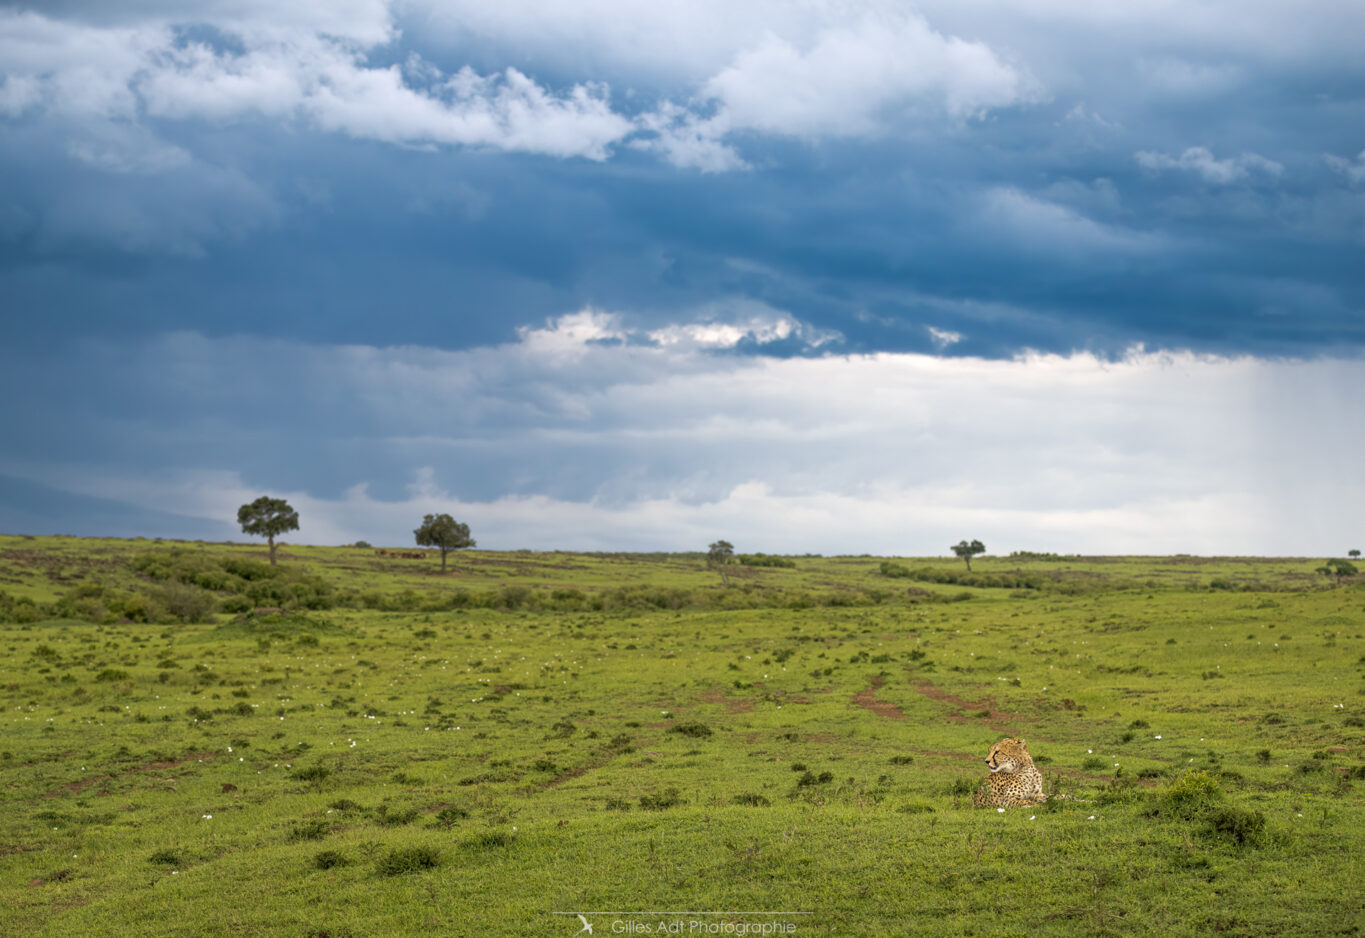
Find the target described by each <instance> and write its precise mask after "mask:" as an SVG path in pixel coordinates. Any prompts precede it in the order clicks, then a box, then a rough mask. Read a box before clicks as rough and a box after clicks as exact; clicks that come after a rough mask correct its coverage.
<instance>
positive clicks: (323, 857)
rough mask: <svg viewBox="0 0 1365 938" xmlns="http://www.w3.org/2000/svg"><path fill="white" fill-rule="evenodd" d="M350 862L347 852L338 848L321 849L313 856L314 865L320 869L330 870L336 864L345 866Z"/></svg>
mask: <svg viewBox="0 0 1365 938" xmlns="http://www.w3.org/2000/svg"><path fill="white" fill-rule="evenodd" d="M350 862H351V861H350V860H347V859H346V855H345V854H343V853H340V852H338V851H336V850H321V851H319V852H318V853H317V854H316V855H315V856H314V857H313V865H314V866H315V867H317V868H318V869H320V870H330V869H331V868H332V867H334V866H345V865H346V864H348V863H350Z"/></svg>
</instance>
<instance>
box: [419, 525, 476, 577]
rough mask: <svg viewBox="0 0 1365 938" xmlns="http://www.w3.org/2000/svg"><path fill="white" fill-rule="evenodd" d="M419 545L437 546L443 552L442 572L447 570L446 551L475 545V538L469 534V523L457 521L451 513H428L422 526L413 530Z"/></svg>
mask: <svg viewBox="0 0 1365 938" xmlns="http://www.w3.org/2000/svg"><path fill="white" fill-rule="evenodd" d="M412 533H413V536H414V537H416V538H417V546H418V547H435V548H436V549H437V550H439V551H440V552H441V572H442V573H445V572H446V553H447V552H449V551H452V550H462V549H463V548H466V547H473V546H475V545H474V538H472V537H470V536H469V525H467V524H464V523H463V522H460V521H456V520H455V519H454V518H452V517H450V515H445V514H441V515H427V516H426V517H425V518H423V519H422V526H421V527H420V528H418V529H417V530H415V531H413V532H412Z"/></svg>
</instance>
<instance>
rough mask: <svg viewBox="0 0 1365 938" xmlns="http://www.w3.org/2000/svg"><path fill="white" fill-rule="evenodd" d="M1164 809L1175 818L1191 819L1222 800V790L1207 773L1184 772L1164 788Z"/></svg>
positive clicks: (1198, 771)
mask: <svg viewBox="0 0 1365 938" xmlns="http://www.w3.org/2000/svg"><path fill="white" fill-rule="evenodd" d="M1162 800H1163V802H1164V803H1165V806H1166V809H1167V810H1168V811H1169V812H1170V813H1171V814H1173V815H1175V816H1176V817H1182V818H1186V819H1189V818H1193V817H1196V816H1198V815H1199V814H1200V813H1202V812H1203V811H1204V810H1205V809H1206V808H1208V807H1210V806H1212V805H1216V804H1218V803H1219V802H1221V801H1222V800H1223V789H1221V788H1219V787H1218V782H1217V781H1216V780H1215V779H1214V777H1213V776H1212V775H1210V774H1209V773H1208V772H1205V771H1202V770H1197V771H1193V772H1186V773H1185V774H1184V775H1182V776H1180V777H1179V778H1177V779H1175V781H1173V782H1171V784H1170V785H1168V786H1166V791H1165V792H1164V793H1163V794H1162Z"/></svg>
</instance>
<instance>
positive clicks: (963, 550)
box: [953, 541, 986, 571]
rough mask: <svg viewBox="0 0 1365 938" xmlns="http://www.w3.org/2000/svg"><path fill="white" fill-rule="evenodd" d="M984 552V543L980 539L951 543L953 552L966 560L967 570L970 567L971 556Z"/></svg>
mask: <svg viewBox="0 0 1365 938" xmlns="http://www.w3.org/2000/svg"><path fill="white" fill-rule="evenodd" d="M985 552H986V545H985V544H983V543H981V542H980V541H972V542H971V543H970V544H968V543H967V542H966V541H959V542H958V543H956V544H954V545H953V553H955V554H957V555H958V556H959V557H961V558H962V559H963V560H965V561H967V570H968V571H970V570H971V569H972V558H973V557H975V556H976V555H977V554H984V553H985Z"/></svg>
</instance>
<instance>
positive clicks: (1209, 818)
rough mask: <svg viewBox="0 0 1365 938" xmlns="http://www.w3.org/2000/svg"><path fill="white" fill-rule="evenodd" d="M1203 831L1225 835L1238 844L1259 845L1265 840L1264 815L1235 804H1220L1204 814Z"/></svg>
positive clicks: (1213, 834) (1218, 835)
mask: <svg viewBox="0 0 1365 938" xmlns="http://www.w3.org/2000/svg"><path fill="white" fill-rule="evenodd" d="M1205 832H1206V833H1207V834H1210V835H1212V836H1216V837H1226V838H1228V839H1230V840H1232V841H1234V842H1236V843H1237V845H1238V846H1259V845H1260V844H1262V843H1264V842H1265V840H1266V826H1265V815H1264V814H1262V813H1261V812H1260V811H1252V810H1248V809H1246V808H1239V807H1237V806H1235V805H1220V806H1218V807H1215V808H1212V809H1210V810H1209V811H1208V813H1207V814H1206V821H1205Z"/></svg>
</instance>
